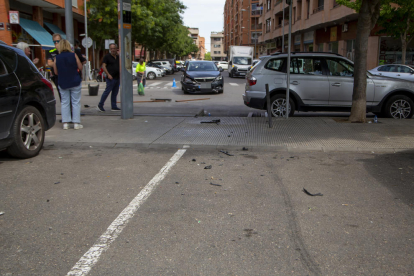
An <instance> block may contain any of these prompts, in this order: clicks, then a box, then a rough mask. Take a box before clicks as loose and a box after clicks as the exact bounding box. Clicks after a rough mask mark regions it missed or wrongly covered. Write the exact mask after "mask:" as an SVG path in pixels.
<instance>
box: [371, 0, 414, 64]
mask: <svg viewBox="0 0 414 276" xmlns="http://www.w3.org/2000/svg"><path fill="white" fill-rule="evenodd" d="M392 2H393V3H394V4H397V5H398V6H391V5H383V6H382V9H381V16H380V18H379V20H378V25H379V26H380V27H381V28H382V29H381V30H380V31H379V32H378V33H379V34H386V35H389V36H392V37H393V38H396V39H401V48H402V64H405V59H406V54H407V46H408V44H409V43H410V42H411V40H412V39H413V38H414V1H413V0H392Z"/></svg>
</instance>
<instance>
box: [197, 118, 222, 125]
mask: <svg viewBox="0 0 414 276" xmlns="http://www.w3.org/2000/svg"><path fill="white" fill-rule="evenodd" d="M219 123H220V119H217V120H211V121H201V122H200V124H219Z"/></svg>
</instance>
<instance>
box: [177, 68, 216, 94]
mask: <svg viewBox="0 0 414 276" xmlns="http://www.w3.org/2000/svg"><path fill="white" fill-rule="evenodd" d="M183 70H184V74H183V75H182V77H181V89H182V90H183V91H184V93H206V92H215V93H223V86H224V81H223V76H222V75H221V72H220V70H219V69H218V68H217V66H216V65H215V64H214V62H212V61H201V60H200V61H189V62H188V63H187V66H186V67H185V68H184V69H183Z"/></svg>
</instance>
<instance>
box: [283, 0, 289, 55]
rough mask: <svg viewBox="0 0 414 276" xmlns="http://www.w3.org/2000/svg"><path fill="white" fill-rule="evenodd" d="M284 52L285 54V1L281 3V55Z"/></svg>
mask: <svg viewBox="0 0 414 276" xmlns="http://www.w3.org/2000/svg"><path fill="white" fill-rule="evenodd" d="M286 1H288V0H286ZM284 52H285V1H283V16H282V53H284Z"/></svg>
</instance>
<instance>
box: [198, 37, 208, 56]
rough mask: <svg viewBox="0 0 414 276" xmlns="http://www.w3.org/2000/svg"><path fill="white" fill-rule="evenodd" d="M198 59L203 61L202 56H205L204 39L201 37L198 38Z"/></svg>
mask: <svg viewBox="0 0 414 276" xmlns="http://www.w3.org/2000/svg"><path fill="white" fill-rule="evenodd" d="M198 49H199V51H198V59H200V60H204V56H205V55H206V39H205V38H204V37H202V36H199V37H198Z"/></svg>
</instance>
